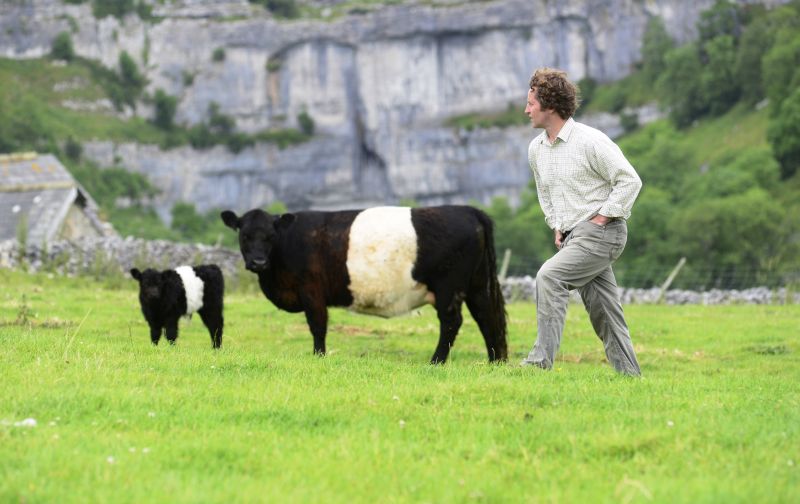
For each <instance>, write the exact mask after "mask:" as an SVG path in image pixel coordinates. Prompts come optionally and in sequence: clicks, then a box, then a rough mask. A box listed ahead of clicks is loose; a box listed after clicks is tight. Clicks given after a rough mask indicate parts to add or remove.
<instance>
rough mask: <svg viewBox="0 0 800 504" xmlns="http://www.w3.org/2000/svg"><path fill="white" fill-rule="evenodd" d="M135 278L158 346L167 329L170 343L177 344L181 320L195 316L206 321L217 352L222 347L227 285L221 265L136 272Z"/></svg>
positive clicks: (144, 311) (151, 333)
mask: <svg viewBox="0 0 800 504" xmlns="http://www.w3.org/2000/svg"><path fill="white" fill-rule="evenodd" d="M131 276H132V277H133V278H135V279H136V280H138V281H139V303H140V304H141V306H142V313H143V314H144V318H145V319H146V320H147V323H148V324H149V325H150V341H152V342H153V344H154V345H158V340H159V339H161V333H162V332H163V331H164V329H166V332H167V341H169V342H170V344H175V340H176V339H177V338H178V319H179V318H181V317H182V316H185V315H191V314H192V313H194V312H197V313H198V314H199V315H200V318H201V319H203V323H204V324H205V325H206V327H207V328H208V332H209V334H210V335H211V344H212V345H213V346H214V348H219V347H220V346H221V345H222V325H223V318H222V307H223V303H222V297H223V295H224V293H225V281H224V279H223V277H222V271H220V269H219V267H218V266H217V265H215V264H209V265H203V266H196V267H194V268H193V267H191V266H179V267H177V268H175V269H171V270H165V271H156V270H154V269H146V270H144V271H139V270H138V269H136V268H133V269H132V270H131Z"/></svg>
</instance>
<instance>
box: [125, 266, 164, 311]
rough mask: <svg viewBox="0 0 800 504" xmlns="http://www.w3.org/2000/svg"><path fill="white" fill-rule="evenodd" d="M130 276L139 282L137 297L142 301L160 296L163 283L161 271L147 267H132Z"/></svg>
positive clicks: (156, 298)
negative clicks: (139, 268) (143, 268)
mask: <svg viewBox="0 0 800 504" xmlns="http://www.w3.org/2000/svg"><path fill="white" fill-rule="evenodd" d="M131 276H132V277H133V278H135V279H136V280H137V281H138V282H139V298H140V299H141V300H142V302H144V303H148V302H150V301H158V300H159V299H160V298H161V289H162V287H163V285H164V281H163V275H162V274H161V272H159V271H156V270H154V269H149V268H148V269H146V270H144V271H139V270H138V269H136V268H133V269H132V270H131Z"/></svg>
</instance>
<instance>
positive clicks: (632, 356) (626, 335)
mask: <svg viewBox="0 0 800 504" xmlns="http://www.w3.org/2000/svg"><path fill="white" fill-rule="evenodd" d="M627 238H628V227H627V225H626V224H625V221H624V220H618V221H612V222H609V223H608V224H606V225H605V226H600V225H597V224H595V223H593V222H588V221H587V222H581V223H580V224H578V225H577V226H576V227H575V229H573V230H572V232H571V233H570V234H569V236H568V237H567V239H566V240H565V242H564V243H563V244H562V246H561V250H559V251H558V253H556V255H554V256H553V257H551V258H550V259H549V260H548V261H547V262H545V263H544V264H543V265H542V267H541V269H539V273H537V274H536V321H537V323H538V335H537V338H536V343H535V344H534V345H533V350H531V352H530V353H529V354H528V357H527V358H526V359H525V360H523V361H522V363H523V364H530V365H534V366H538V367H541V368H544V369H550V368H552V367H553V362H554V361H555V357H556V353H557V352H558V348H559V346H561V334H562V332H563V331H564V320H565V318H566V315H567V304H568V303H569V291H570V290H571V289H578V291H579V292H580V294H581V298H582V299H583V304H584V306H585V307H586V311H587V312H588V313H589V318H590V320H591V322H592V326H593V327H594V331H595V332H596V333H597V336H598V337H599V338H600V340H601V341H602V342H603V346H604V347H605V351H606V357H608V361H609V362H610V363H611V364H612V365H613V366H614V368H615V369H616V370H617V371H618V372H620V373H624V374H629V375H633V376H639V375H641V370H640V369H639V363H638V362H637V360H636V353H635V352H634V350H633V343H632V342H631V336H630V332H629V331H628V325H627V324H626V323H625V316H624V315H623V313H622V305H621V304H620V301H619V293H618V291H617V281H616V279H615V278H614V272H613V271H612V270H611V265H612V264H613V263H614V261H616V260H617V258H619V256H620V255H621V254H622V251H623V249H624V248H625V243H626V241H627Z"/></svg>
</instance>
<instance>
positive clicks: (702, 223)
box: [669, 188, 787, 289]
mask: <svg viewBox="0 0 800 504" xmlns="http://www.w3.org/2000/svg"><path fill="white" fill-rule="evenodd" d="M783 214H784V210H783V208H782V206H781V204H780V203H778V202H777V201H775V200H774V199H773V198H772V197H771V196H770V195H769V193H767V192H766V191H764V190H763V189H759V188H752V189H750V190H748V191H747V192H745V193H742V194H738V195H736V196H731V197H727V198H708V199H704V200H702V201H699V202H697V203H695V204H692V205H689V206H686V207H684V208H683V209H681V210H679V211H677V212H675V213H674V216H673V218H672V219H671V220H670V229H669V233H670V235H671V236H672V237H673V240H674V241H673V243H675V244H680V251H681V253H682V254H683V255H685V256H686V257H687V258H688V259H689V263H688V265H687V269H688V271H687V273H689V275H690V276H693V277H695V278H696V279H698V280H701V281H703V282H704V283H705V284H706V286H708V287H719V288H725V289H738V288H742V287H745V286H750V285H754V284H755V282H756V279H757V278H759V277H760V272H761V271H762V270H764V269H765V268H766V267H768V265H769V264H770V263H771V262H772V261H773V258H774V257H775V256H776V254H780V253H781V252H780V250H779V248H778V247H777V246H776V244H779V243H782V242H783V241H784V240H785V238H786V237H785V234H786V233H787V230H786V229H784V228H783V227H782V222H783Z"/></svg>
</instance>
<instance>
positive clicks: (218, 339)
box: [197, 308, 224, 348]
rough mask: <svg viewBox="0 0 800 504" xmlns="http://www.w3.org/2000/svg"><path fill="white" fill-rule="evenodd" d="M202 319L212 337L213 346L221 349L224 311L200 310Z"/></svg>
mask: <svg viewBox="0 0 800 504" xmlns="http://www.w3.org/2000/svg"><path fill="white" fill-rule="evenodd" d="M197 313H199V314H200V318H201V319H202V320H203V323H204V324H205V325H206V327H207V328H208V334H209V335H211V346H213V347H214V348H219V347H221V346H222V325H223V322H224V321H223V317H222V309H211V308H203V309H202V310H198V311H197Z"/></svg>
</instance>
